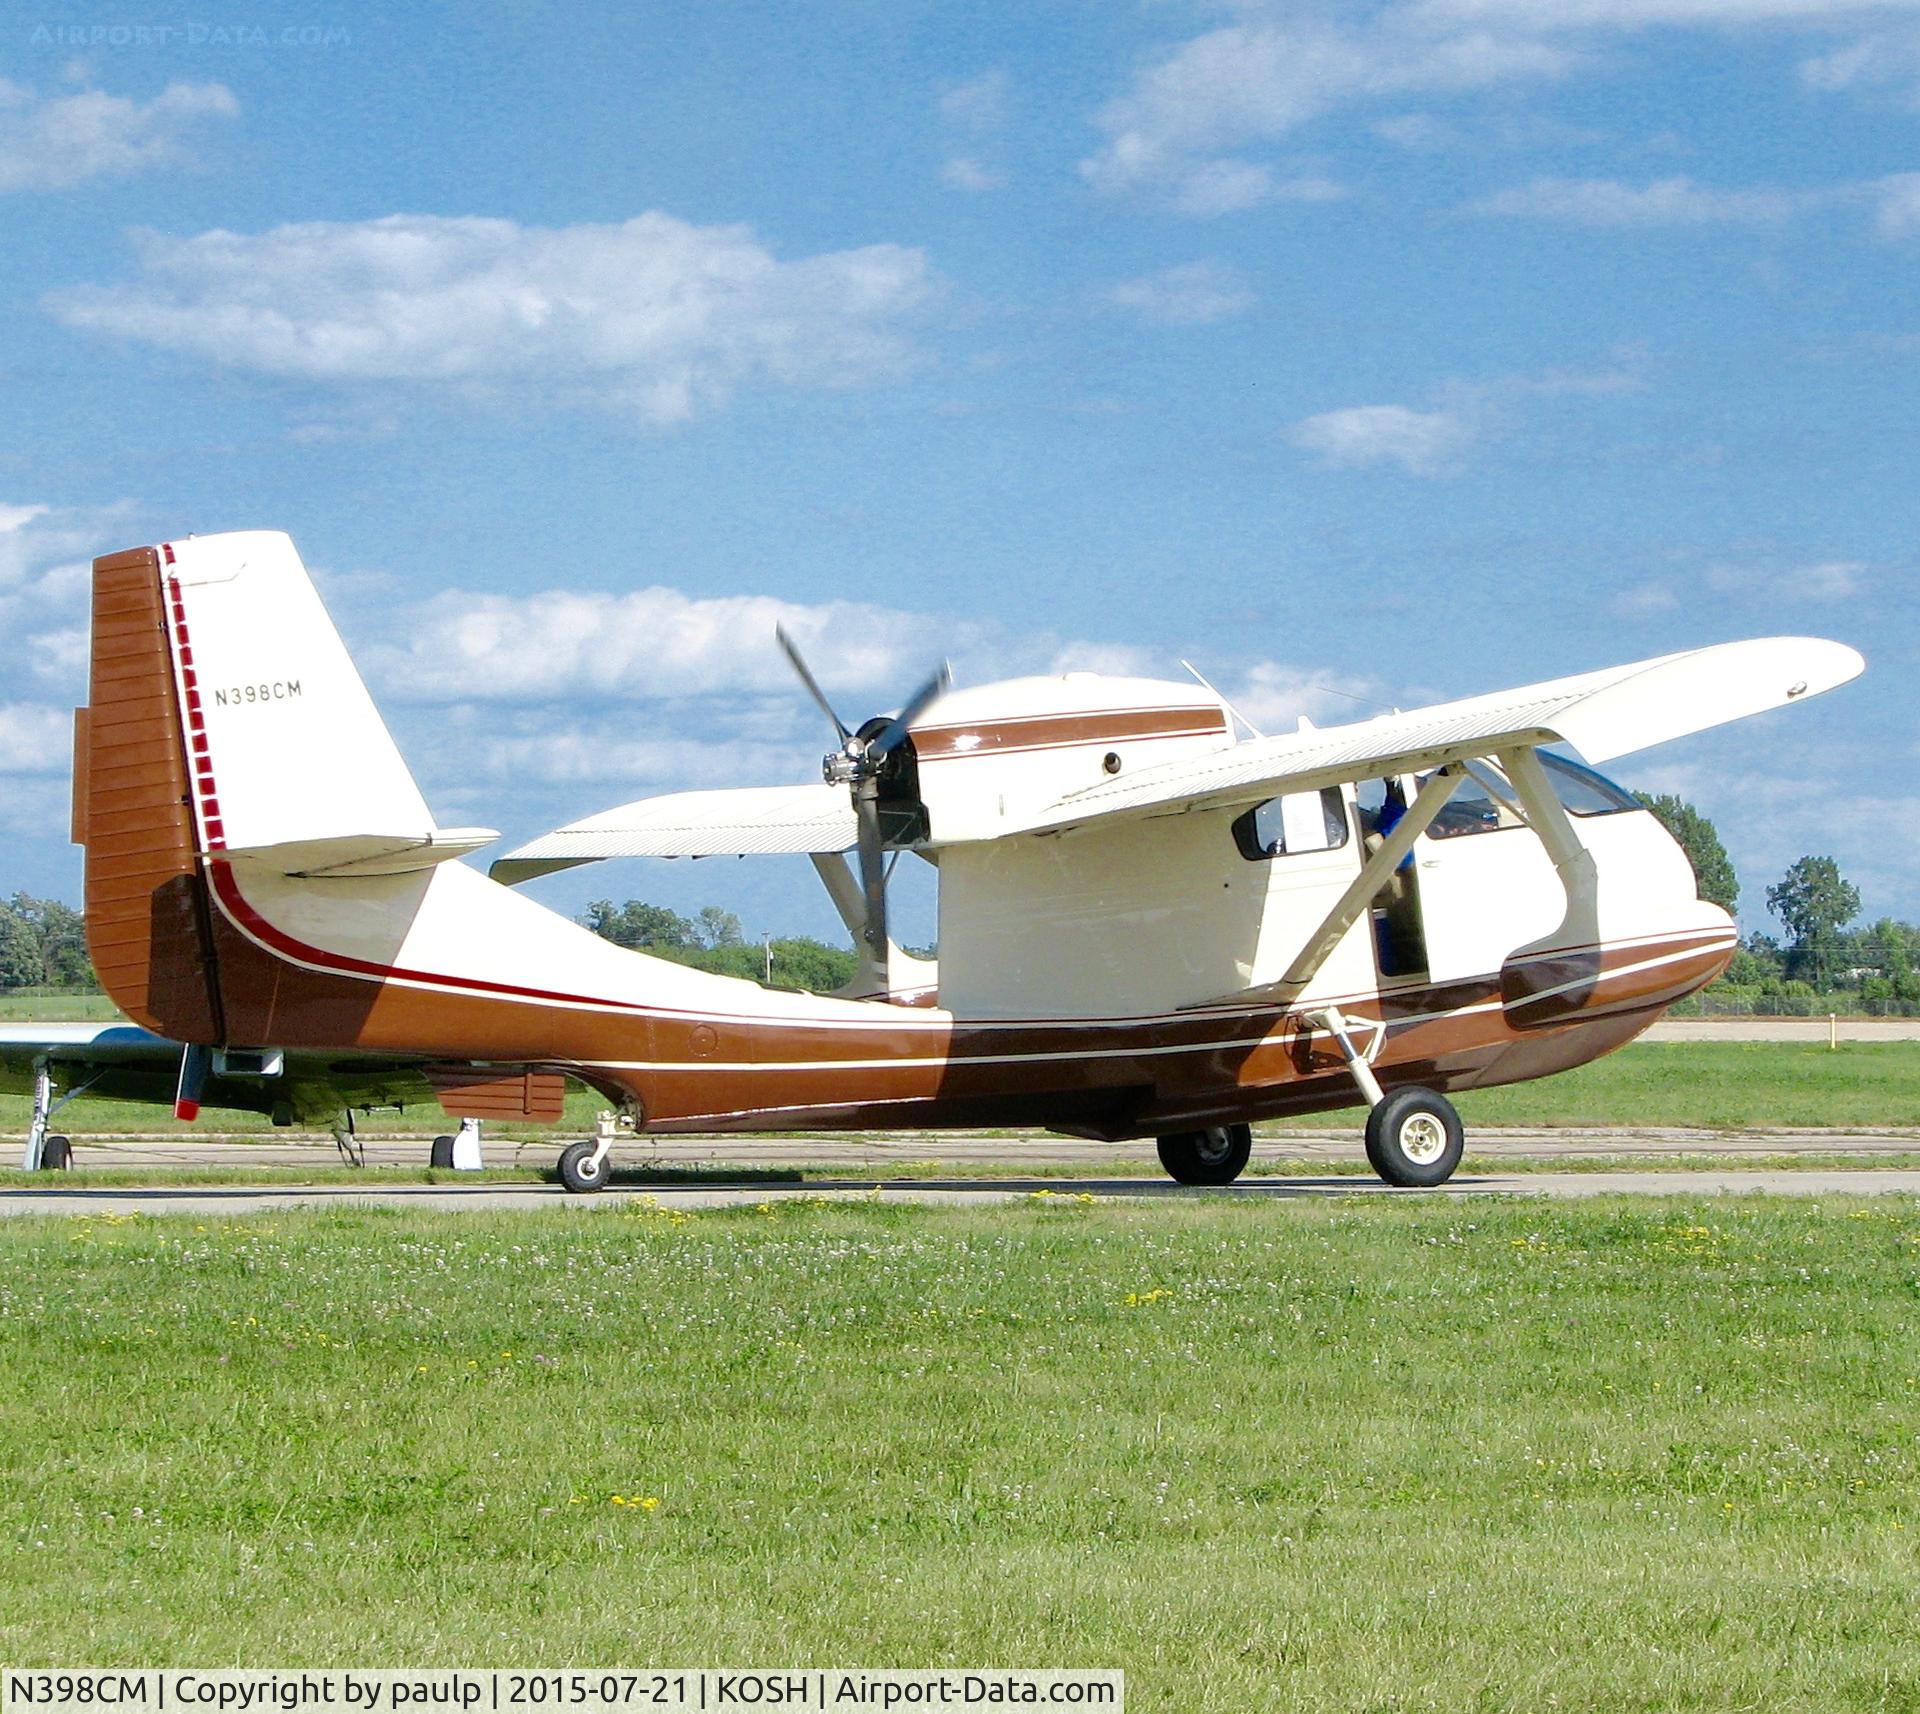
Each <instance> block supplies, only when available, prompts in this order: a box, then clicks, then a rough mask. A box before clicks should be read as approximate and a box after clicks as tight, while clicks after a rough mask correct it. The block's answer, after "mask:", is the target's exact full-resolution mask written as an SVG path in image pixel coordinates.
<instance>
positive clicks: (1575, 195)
mask: <svg viewBox="0 0 1920 1714" xmlns="http://www.w3.org/2000/svg"><path fill="white" fill-rule="evenodd" d="M1807 201H1808V199H1807V198H1805V197H1803V196H1798V195H1795V194H1794V193H1792V192H1788V191H1779V190H1721V189H1717V188H1715V187H1713V186H1711V185H1702V184H1697V183H1695V182H1694V181H1693V180H1692V179H1690V178H1685V177H1676V178H1666V179H1657V180H1655V181H1653V182H1652V183H1650V184H1644V185H1630V184H1623V183H1621V182H1620V181H1619V180H1618V179H1562V178H1536V179H1534V180H1532V181H1531V182H1529V183H1527V184H1524V185H1516V186H1514V187H1512V188H1510V189H1508V190H1502V191H1495V192H1494V193H1493V195H1491V196H1487V197H1482V198H1481V199H1480V200H1479V201H1477V202H1473V203H1469V204H1468V205H1467V212H1468V213H1469V214H1484V215H1506V216H1517V217H1520V218H1525V219H1533V220H1560V221H1566V222H1568V223H1569V224H1571V225H1575V226H1613V227H1635V226H1646V227H1651V226H1708V225H1755V224H1764V223H1767V222H1771V221H1777V220H1784V219H1786V218H1787V217H1788V216H1790V215H1792V214H1794V213H1795V212H1797V211H1798V210H1799V209H1800V208H1802V207H1804V206H1806V203H1807Z"/></svg>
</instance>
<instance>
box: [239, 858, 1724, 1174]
mask: <svg viewBox="0 0 1920 1714" xmlns="http://www.w3.org/2000/svg"><path fill="white" fill-rule="evenodd" d="M212 891H213V893H214V895H215V897H216V900H218V901H220V903H221V906H222V909H221V914H220V916H219V919H218V921H219V933H218V968H219V977H220V991H221V995H222V1001H223V1006H224V1010H225V1015H226V1017H227V1019H228V1020H229V1023H230V1026H231V1027H232V1028H233V1031H234V1033H233V1037H232V1039H233V1040H236V1041H251V1042H262V1043H265V1042H271V1043H273V1044H274V1045H277V1046H283V1047H301V1048H312V1047H323V1048H329V1049H339V1050H349V1049H350V1050H354V1051H360V1052H365V1051H369V1050H371V1051H374V1052H389V1053H411V1054H420V1055H426V1056H431V1057H434V1058H448V1059H461V1060H485V1061H492V1062H496V1063H499V1064H503V1065H519V1066H528V1067H535V1068H540V1069H544V1070H551V1071H563V1072H566V1073H568V1074H570V1075H572V1076H575V1077H577V1078H579V1079H581V1080H582V1081H583V1082H586V1083H588V1084H590V1085H592V1086H594V1087H595V1088H597V1089H599V1090H600V1091H602V1092H603V1093H604V1094H606V1095H607V1096H608V1097H609V1099H610V1100H614V1101H617V1102H622V1103H625V1104H628V1105H630V1106H631V1107H632V1108H633V1109H635V1110H636V1113H637V1116H638V1117H639V1119H640V1122H641V1125H642V1127H643V1128H644V1129H645V1130H647V1131H651V1132H656V1133H673V1132H688V1131H715V1130H735V1131H764V1130H787V1129H794V1128H804V1129H823V1130H826V1129H863V1128H870V1127H876V1126H911V1127H919V1128H929V1129H965V1128H974V1127H984V1126H1024V1127H1045V1128H1051V1129H1056V1130H1061V1131H1067V1132H1071V1133H1075V1134H1079V1135H1086V1136H1093V1137H1100V1138H1108V1139H1119V1138H1124V1137H1134V1136H1143V1135H1154V1134H1159V1133H1164V1132H1166V1131H1169V1130H1175V1129H1182V1128H1188V1127H1193V1126H1199V1125H1206V1124H1222V1123H1232V1122H1240V1121H1251V1120H1255V1119H1261V1118H1269V1117H1275V1116H1279V1115H1282V1114H1288V1113H1305V1112H1315V1111H1325V1110H1331V1109H1335V1108H1340V1107H1349V1106H1353V1105H1355V1104H1356V1102H1357V1099H1358V1097H1357V1092H1356V1089H1355V1085H1354V1082H1353V1078H1352V1076H1351V1074H1350V1072H1349V1071H1348V1070H1347V1068H1346V1066H1345V1064H1344V1062H1343V1061H1342V1060H1341V1059H1340V1057H1339V1055H1338V1053H1337V1052H1336V1051H1335V1048H1334V1045H1333V1043H1332V1041H1331V1039H1330V1038H1329V1037H1328V1036H1327V1035H1326V1034H1325V1033H1324V1032H1317V1031H1315V1030H1314V1028H1313V1027H1312V1026H1311V1025H1310V1024H1309V1023H1308V1022H1307V1021H1306V1019H1305V1018H1304V1017H1303V1016H1301V1015H1300V1014H1299V1013H1298V1012H1292V1013H1289V1012H1284V1011H1281V1010H1279V1009H1276V1008H1267V1009H1251V1008H1249V1009H1242V1010H1221V1011H1213V1012H1207V1013H1200V1014H1180V1015H1174V1016H1163V1017H1156V1018H1144V1019H1126V1020H1072V1021H1064V1020H1036V1021H1023V1022H999V1021H994V1022H984V1021H983V1022H969V1021H966V1020H957V1019H952V1018H948V1017H946V1016H945V1015H944V1014H933V1015H929V1014H927V1013H924V1012H919V1011H916V1010H913V1009H909V1008H895V1007H887V1006H881V1005H875V1006H873V1007H871V1008H870V1009H871V1013H872V1023H871V1024H870V1025H869V1024H868V1023H867V1022H866V1020H865V1018H864V1016H863V1017H862V1018H861V1019H860V1022H859V1024H858V1025H857V1026H856V1027H852V1028H849V1027H848V1026H847V1024H846V1023H845V1021H844V1016H843V1017H842V1019H841V1020H839V1021H830V1020H827V1019H824V1018H823V1019H822V1020H821V1021H819V1022H818V1023H817V1024H816V1023H813V1022H811V1021H809V1020H805V1019H802V1020H799V1021H797V1022H796V1021H795V1020H793V1019H791V1018H788V1019H784V1020H778V1021H776V1020H773V1019H771V1018H769V1019H766V1020H756V1019H754V1018H753V1017H751V1016H747V1017H739V1016H736V1017H723V1016H717V1015H716V1016H697V1015H690V1014H687V1013H684V1012H681V1013H672V1012H666V1011H650V1010H647V1009H645V1008H633V1007H628V1008H625V1009H614V1008H605V1009H603V1008H600V1007H597V1006H595V1005H594V1004H593V1003H592V1002H589V1001H581V1002H580V1003H578V1004H567V1005H555V1004H552V1003H550V1002H549V1003H534V1002H533V1001H531V1000H528V999H524V998H515V997H513V996H511V995H509V994H505V993H492V994H488V993H476V992H466V991H461V990H460V989H458V988H457V987H454V986H448V987H446V988H436V987H433V986H430V985H425V984H423V982H422V981H421V979H420V977H419V974H418V973H417V972H416V973H413V979H412V980H409V981H405V982H402V981H398V980H393V981H388V980H381V979H379V978H378V977H376V976H371V975H369V974H366V973H355V974H352V975H347V974H335V973H330V972H323V971H319V970H316V969H314V968H312V967H311V965H310V964H301V963H296V962H293V961H292V960H291V959H289V958H287V957H283V956H280V955H278V954H277V953H276V952H275V951H274V950H273V949H272V948H271V947H270V946H268V945H266V944H263V943H262V937H261V934H260V932H259V930H260V927H261V926H262V925H260V924H259V923H258V922H256V923H255V924H254V925H252V926H251V927H247V928H243V922H244V914H243V913H242V912H240V911H239V910H238V908H237V907H236V905H235V900H236V899H238V894H237V892H236V890H235V889H234V887H233V886H232V885H231V884H223V882H222V878H221V876H219V875H218V874H216V875H215V876H214V886H213V888H212ZM241 902H242V903H243V902H244V901H241ZM1731 951H1732V942H1731V938H1730V936H1716V935H1712V934H1701V933H1696V934H1690V935H1687V936H1681V937H1676V938H1674V939H1672V940H1666V941H1659V940H1655V941H1643V942H1639V943H1635V944H1632V945H1626V946H1613V947H1601V948H1593V949H1589V952H1588V953H1587V955H1585V956H1584V957H1582V958H1581V959H1580V960H1579V964H1580V970H1579V974H1578V976H1577V978H1576V980H1577V982H1578V992H1579V1003H1578V1005H1576V1006H1572V1007H1568V1008H1565V1009H1564V1010H1563V1011H1562V1013H1561V1015H1559V1016H1557V1017H1554V1018H1552V1019H1551V1020H1550V1021H1549V1020H1543V1019H1542V1017H1541V1015H1540V1013H1541V1002H1540V994H1541V992H1542V986H1543V985H1542V981H1541V980H1538V979H1531V980H1522V981H1518V982H1516V981H1515V979H1514V976H1513V973H1512V972H1511V971H1508V972H1506V973H1501V974H1494V973H1490V974H1488V975H1486V976H1485V977H1481V978H1478V979H1475V980H1470V981H1462V982H1455V983H1450V984H1445V985H1432V984H1429V985H1426V986H1423V987H1419V988H1412V989H1402V990H1398V991H1389V992H1387V993H1384V994H1379V993H1376V994H1368V995H1360V996H1355V997H1353V998H1352V999H1351V1000H1350V1001H1343V1002H1342V1009H1343V1011H1344V1012H1345V1014H1346V1016H1347V1018H1348V1021H1349V1023H1350V1025H1351V1026H1352V1029H1353V1031H1354V1034H1355V1037H1356V1040H1357V1041H1358V1043H1359V1045H1360V1046H1361V1048H1362V1049H1363V1051H1366V1052H1367V1055H1368V1058H1369V1059H1370V1060H1371V1062H1372V1063H1373V1066H1374V1069H1375V1073H1376V1075H1377V1076H1378V1077H1379V1079H1380V1081H1381V1083H1382V1084H1383V1085H1385V1086H1387V1087H1389V1088H1391V1087H1394V1086H1396V1085H1406V1084H1421V1085H1424V1086H1426V1087H1429V1088H1435V1089H1440V1090H1459V1089H1468V1088H1475V1087H1480V1086H1484V1085H1488V1084H1494V1083H1504V1082H1514V1081H1519V1080H1522V1079H1525V1078H1530V1077H1538V1076H1544V1075H1547V1074H1548V1073H1550V1072H1553V1071H1558V1070H1563V1069H1565V1068H1567V1067H1569V1066H1572V1065H1578V1064H1581V1063H1583V1062H1585V1061H1587V1060H1590V1059H1594V1058H1597V1057H1598V1056H1600V1055H1601V1054H1604V1053H1607V1052H1610V1051H1611V1050H1612V1049H1613V1048H1615V1047H1618V1046H1619V1045H1620V1044H1621V1043H1622V1042H1624V1041H1627V1040H1630V1039H1632V1037H1633V1036H1634V1035H1636V1034H1638V1033H1639V1031H1640V1030H1642V1029H1644V1028H1645V1027H1646V1026H1647V1025H1648V1024H1649V1023H1651V1022H1652V1021H1653V1020H1654V1019H1655V1018H1657V1017H1658V1016H1659V1015H1660V1013H1661V1012H1662V1011H1664V1010H1665V1009H1666V1008H1667V1007H1668V1006H1670V1005H1671V1004H1672V1003H1673V1002H1674V1001H1675V1000H1676V999H1678V998H1680V997H1681V996H1682V995H1684V994H1687V993H1690V992H1692V991H1694V990H1695V989H1697V988H1699V987H1701V986H1703V985H1704V984H1705V983H1707V982H1709V981H1711V980H1712V979H1713V978H1714V977H1715V976H1716V975H1718V974H1719V972H1720V971H1721V969H1722V968H1724V966H1725V964H1726V962H1727V959H1728V958H1729V956H1730V955H1731ZM1541 958H1542V961H1543V963H1544V962H1546V961H1549V960H1558V961H1560V962H1562V963H1564V962H1565V961H1566V958H1567V955H1566V954H1564V953H1554V954H1550V955H1541ZM449 982H451V979H449ZM742 991H743V994H744V995H746V996H747V997H748V1003H751V997H752V996H754V995H757V994H758V992H759V990H757V989H755V988H753V987H752V986H751V985H748V984H743V985H742ZM841 1010H842V1013H843V1014H844V1008H841ZM862 1010H863V1011H865V1010H866V1008H863V1009H862Z"/></svg>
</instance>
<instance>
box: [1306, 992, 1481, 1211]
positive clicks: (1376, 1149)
mask: <svg viewBox="0 0 1920 1714" xmlns="http://www.w3.org/2000/svg"><path fill="white" fill-rule="evenodd" d="M1312 1021H1313V1022H1315V1023H1318V1024H1320V1025H1322V1026H1323V1027H1324V1028H1325V1029H1326V1031H1327V1032H1328V1034H1330V1035H1331V1036H1332V1037H1333V1039H1334V1040H1335V1041H1336V1042H1338V1043H1339V1044H1340V1054H1341V1057H1342V1058H1343V1059H1345V1060H1346V1062H1347V1069H1348V1070H1349V1071H1350V1072H1352V1073H1353V1080H1354V1082H1355V1083H1357V1084H1358V1085H1359V1086H1360V1093H1361V1094H1362V1095H1364V1096H1365V1097H1366V1098H1367V1108H1368V1112H1367V1160H1368V1163H1369V1164H1370V1165H1371V1166H1372V1167H1373V1170H1374V1171H1375V1172H1377V1173H1378V1174H1379V1175H1380V1176H1381V1178H1383V1179H1384V1180H1386V1182H1387V1183H1388V1184H1397V1185H1404V1186H1414V1187H1419V1188H1421V1189H1426V1190H1431V1189H1433V1188H1434V1186H1436V1185H1441V1184H1445V1183H1446V1182H1447V1180H1448V1179H1450V1178H1451V1177H1453V1171H1454V1168H1455V1167H1457V1166H1458V1165H1459V1164H1460V1155H1461V1151H1462V1150H1463V1149H1464V1148H1465V1146H1466V1129H1465V1127H1464V1126H1462V1124H1461V1123H1460V1115H1459V1114H1458V1113H1457V1112H1456V1111H1455V1110H1454V1106H1453V1103H1452V1102H1451V1101H1449V1100H1448V1099H1447V1098H1446V1096H1444V1095H1441V1094H1439V1093H1438V1092H1437V1091H1435V1090H1432V1089H1422V1088H1420V1087H1418V1086H1417V1085H1411V1086H1409V1087H1407V1088H1405V1089H1396V1090H1394V1092H1393V1093H1392V1094H1391V1095H1389V1094H1387V1093H1386V1091H1385V1090H1383V1089H1382V1088H1381V1087H1380V1080H1379V1078H1377V1077H1375V1076H1374V1074H1373V1066H1372V1064H1371V1063H1370V1062H1369V1060H1368V1059H1367V1057H1366V1055H1365V1054H1363V1053H1361V1052H1360V1050H1359V1049H1358V1048H1356V1047H1355V1046H1354V1045H1353V1034H1352V1032H1351V1031H1350V1030H1349V1029H1348V1028H1347V1020H1346V1019H1345V1018H1344V1017H1342V1016H1341V1014H1340V1010H1339V1008H1338V1007H1336V1006H1329V1007H1328V1008H1327V1009H1326V1010H1325V1011H1324V1012H1316V1013H1314V1014H1313V1019H1312ZM1374 1028H1375V1030H1376V1031H1377V1032H1380V1033H1384V1031H1385V1028H1386V1026H1385V1025H1384V1024H1376V1025H1375V1026H1374ZM1379 1041H1380V1034H1376V1035H1375V1037H1374V1046H1376V1047H1377V1046H1378V1045H1379Z"/></svg>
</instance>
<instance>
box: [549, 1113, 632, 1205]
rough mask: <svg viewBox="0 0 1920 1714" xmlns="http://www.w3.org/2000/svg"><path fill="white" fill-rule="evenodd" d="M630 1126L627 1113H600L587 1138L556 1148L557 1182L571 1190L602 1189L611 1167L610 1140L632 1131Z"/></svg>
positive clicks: (630, 1117) (611, 1169)
mask: <svg viewBox="0 0 1920 1714" xmlns="http://www.w3.org/2000/svg"><path fill="white" fill-rule="evenodd" d="M633 1129H634V1117H633V1115H632V1114H631V1113H602V1114H601V1115H600V1117H599V1118H598V1119H596V1120H595V1121H594V1126H593V1136H592V1137H591V1138H590V1139H589V1140H588V1141H586V1142H584V1143H569V1144H567V1146H566V1147H565V1148H564V1149H562V1150H561V1151H560V1182H561V1183H562V1184H564V1185H565V1186H566V1187H567V1188H568V1189H569V1190H572V1191H588V1190H602V1189H604V1188H605V1187H606V1182H607V1180H608V1178H609V1177H611V1176H612V1171H613V1167H612V1161H611V1158H610V1157H611V1156H612V1153H613V1140H614V1138H615V1137H618V1136H620V1135H621V1134H622V1133H625V1134H626V1135H629V1136H630V1135H632V1133H633Z"/></svg>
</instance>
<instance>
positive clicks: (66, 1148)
mask: <svg viewBox="0 0 1920 1714" xmlns="http://www.w3.org/2000/svg"><path fill="white" fill-rule="evenodd" d="M72 1165H73V1144H72V1143H70V1142H69V1141H68V1140H67V1139H66V1138H65V1137H49V1138H48V1139H47V1140H46V1141H45V1142H44V1143H42V1144H41V1145H40V1170H41V1171H42V1172H65V1171H66V1170H67V1169H68V1168H69V1167H71V1166H72Z"/></svg>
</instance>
